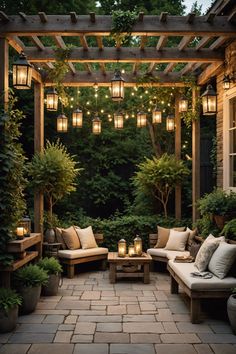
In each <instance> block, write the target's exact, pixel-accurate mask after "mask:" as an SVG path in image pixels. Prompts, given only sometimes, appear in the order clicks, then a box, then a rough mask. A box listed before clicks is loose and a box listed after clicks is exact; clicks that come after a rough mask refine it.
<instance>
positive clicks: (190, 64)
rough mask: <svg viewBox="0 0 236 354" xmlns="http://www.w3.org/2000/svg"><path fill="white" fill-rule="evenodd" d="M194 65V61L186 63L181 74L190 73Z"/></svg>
mask: <svg viewBox="0 0 236 354" xmlns="http://www.w3.org/2000/svg"><path fill="white" fill-rule="evenodd" d="M193 66H194V63H188V64H186V65H185V67H184V68H183V69H182V70H181V75H185V74H187V73H189V72H190V71H191V70H192V68H193Z"/></svg>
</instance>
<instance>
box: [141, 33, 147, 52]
mask: <svg viewBox="0 0 236 354" xmlns="http://www.w3.org/2000/svg"><path fill="white" fill-rule="evenodd" d="M147 40H148V37H147V36H142V37H141V41H140V49H141V50H144V48H145V45H146V44H147Z"/></svg>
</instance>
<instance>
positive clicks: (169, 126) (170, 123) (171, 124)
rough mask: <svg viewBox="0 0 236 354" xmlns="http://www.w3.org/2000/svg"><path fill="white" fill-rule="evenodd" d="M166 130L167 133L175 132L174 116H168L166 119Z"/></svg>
mask: <svg viewBox="0 0 236 354" xmlns="http://www.w3.org/2000/svg"><path fill="white" fill-rule="evenodd" d="M166 130H167V131H168V132H173V131H174V130H175V116H174V115H173V114H169V115H168V116H167V117H166Z"/></svg>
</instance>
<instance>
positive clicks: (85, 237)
mask: <svg viewBox="0 0 236 354" xmlns="http://www.w3.org/2000/svg"><path fill="white" fill-rule="evenodd" d="M76 232H77V234H78V236H79V239H80V242H81V246H82V248H83V250H86V249H87V248H95V247H98V245H97V243H96V240H95V237H94V234H93V230H92V227H91V226H88V227H86V228H85V229H76Z"/></svg>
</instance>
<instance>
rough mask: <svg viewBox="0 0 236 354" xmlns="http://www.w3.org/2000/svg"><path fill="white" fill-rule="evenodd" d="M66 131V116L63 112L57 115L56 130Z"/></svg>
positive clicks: (59, 131)
mask: <svg viewBox="0 0 236 354" xmlns="http://www.w3.org/2000/svg"><path fill="white" fill-rule="evenodd" d="M67 131H68V118H67V117H66V116H65V114H64V113H62V114H60V115H59V116H58V117H57V132H58V133H66V132H67Z"/></svg>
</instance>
